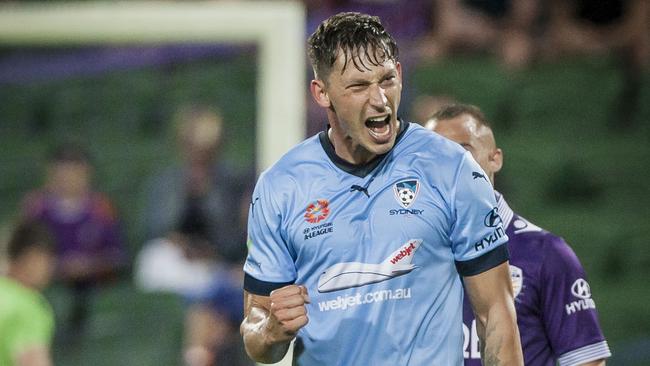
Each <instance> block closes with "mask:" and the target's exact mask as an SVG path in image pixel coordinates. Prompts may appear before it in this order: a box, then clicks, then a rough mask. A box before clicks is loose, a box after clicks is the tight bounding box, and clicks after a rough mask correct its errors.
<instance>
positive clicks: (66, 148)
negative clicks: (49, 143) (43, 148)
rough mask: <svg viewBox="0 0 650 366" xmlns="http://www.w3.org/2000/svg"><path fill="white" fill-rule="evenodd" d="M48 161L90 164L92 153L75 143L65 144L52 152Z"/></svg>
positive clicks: (56, 147)
mask: <svg viewBox="0 0 650 366" xmlns="http://www.w3.org/2000/svg"><path fill="white" fill-rule="evenodd" d="M47 160H48V162H49V163H84V164H90V160H91V159H90V153H88V150H86V149H85V148H84V147H83V146H81V145H80V144H77V143H73V142H65V143H62V144H59V145H57V146H55V147H54V148H53V149H52V150H50V152H49V154H48V156H47Z"/></svg>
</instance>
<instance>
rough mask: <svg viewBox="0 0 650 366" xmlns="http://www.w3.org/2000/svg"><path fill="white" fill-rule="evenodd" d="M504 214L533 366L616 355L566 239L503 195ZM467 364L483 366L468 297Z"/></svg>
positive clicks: (499, 200) (529, 363) (528, 361)
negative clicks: (518, 210)
mask: <svg viewBox="0 0 650 366" xmlns="http://www.w3.org/2000/svg"><path fill="white" fill-rule="evenodd" d="M497 207H498V212H499V215H500V217H501V219H502V220H503V226H504V227H506V234H507V235H508V237H509V238H510V241H509V242H508V250H509V251H510V276H511V278H512V284H513V289H514V295H515V308H516V310H517V324H518V325H519V333H520V335H521V346H522V348H523V351H524V363H525V364H526V365H527V366H547V365H548V366H554V365H556V362H557V363H558V364H559V365H561V366H565V365H579V364H581V363H585V362H589V361H594V360H598V359H601V358H607V357H609V356H611V353H610V351H609V347H608V345H607V341H606V340H605V337H604V336H603V333H602V331H601V329H600V326H599V324H598V315H597V312H596V304H595V302H594V300H593V299H592V297H591V291H590V289H589V284H588V283H587V281H586V275H585V271H584V269H583V268H582V265H581V264H580V261H579V260H578V257H576V255H575V253H574V252H573V250H571V248H570V247H569V245H568V244H567V243H566V242H565V241H564V240H563V239H562V238H560V237H558V236H556V235H553V234H552V233H549V232H548V231H546V230H543V229H541V228H539V227H538V226H536V225H534V224H532V223H530V222H529V221H527V220H526V219H524V218H523V217H521V216H519V215H517V214H515V213H514V212H513V211H512V209H511V208H510V207H509V206H508V204H507V203H506V201H505V200H504V199H503V197H502V196H501V195H500V194H498V193H497ZM463 323H464V324H463V333H464V336H465V338H464V343H463V346H464V349H463V354H464V358H465V365H469V366H474V365H476V366H480V365H481V360H480V348H479V341H478V336H477V334H476V321H475V320H474V314H473V312H472V309H471V307H470V303H469V300H468V298H467V296H465V300H464V305H463Z"/></svg>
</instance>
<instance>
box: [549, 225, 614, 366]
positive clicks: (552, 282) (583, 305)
mask: <svg viewBox="0 0 650 366" xmlns="http://www.w3.org/2000/svg"><path fill="white" fill-rule="evenodd" d="M545 250H546V253H545V256H544V259H543V263H542V267H541V273H540V278H541V281H540V286H542V288H541V289H540V292H541V302H542V308H543V314H544V327H545V329H546V334H547V335H548V339H549V341H550V343H551V347H552V348H553V351H554V353H555V356H556V357H558V359H559V364H560V365H575V364H582V363H586V362H589V361H594V360H598V359H601V358H607V357H609V356H610V355H611V353H610V351H609V347H608V346H607V342H606V341H605V337H604V336H603V333H602V331H601V329H600V325H599V324H598V314H597V312H596V303H595V301H594V300H593V298H592V296H591V289H590V287H589V283H588V282H587V277H586V274H585V271H584V269H583V268H582V265H581V264H580V261H579V260H578V257H577V256H576V255H575V253H574V252H573V250H571V248H570V247H569V246H568V245H567V244H566V242H564V240H562V239H561V238H558V237H555V236H549V239H548V240H547V243H546V245H545Z"/></svg>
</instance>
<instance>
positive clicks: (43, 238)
mask: <svg viewBox="0 0 650 366" xmlns="http://www.w3.org/2000/svg"><path fill="white" fill-rule="evenodd" d="M7 254H8V259H9V260H8V262H9V263H8V269H7V273H6V276H4V275H3V276H0V293H1V294H2V296H0V365H7V366H51V365H52V359H51V356H50V345H51V342H52V336H53V333H54V315H53V313H52V309H51V307H50V306H49V304H48V303H47V301H46V300H45V298H44V297H43V296H42V295H41V294H40V293H39V291H40V290H42V289H43V288H45V287H46V286H47V285H48V283H49V282H50V279H51V278H52V273H53V271H54V267H55V255H54V241H53V238H52V236H51V235H50V233H49V231H48V230H47V229H46V227H45V226H44V225H43V224H41V223H38V222H30V221H25V222H22V223H20V224H19V225H18V226H16V228H15V229H14V231H13V233H12V234H11V238H10V239H9V244H8V246H7Z"/></svg>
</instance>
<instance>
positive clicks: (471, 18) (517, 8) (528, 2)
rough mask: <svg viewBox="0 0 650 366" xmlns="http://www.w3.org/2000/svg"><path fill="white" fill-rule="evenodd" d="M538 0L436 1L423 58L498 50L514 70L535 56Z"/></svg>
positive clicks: (423, 43)
mask: <svg viewBox="0 0 650 366" xmlns="http://www.w3.org/2000/svg"><path fill="white" fill-rule="evenodd" d="M539 13H540V2H539V1H538V0H518V1H508V0H489V1H485V0H444V1H435V7H434V10H433V18H434V21H433V23H434V28H433V31H432V33H431V34H430V36H429V37H428V38H425V39H424V41H423V42H422V43H421V46H420V53H421V57H424V58H427V59H436V58H440V57H444V56H447V55H448V54H449V53H452V52H457V51H459V50H473V51H474V50H486V51H489V50H494V51H496V53H498V54H499V55H500V57H501V59H502V60H503V62H504V63H505V64H506V65H507V66H509V67H512V68H519V67H521V66H524V65H526V64H527V63H528V62H529V61H530V59H531V57H532V55H533V39H532V36H533V31H534V30H535V28H534V25H535V21H536V20H537V17H538V16H539Z"/></svg>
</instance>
